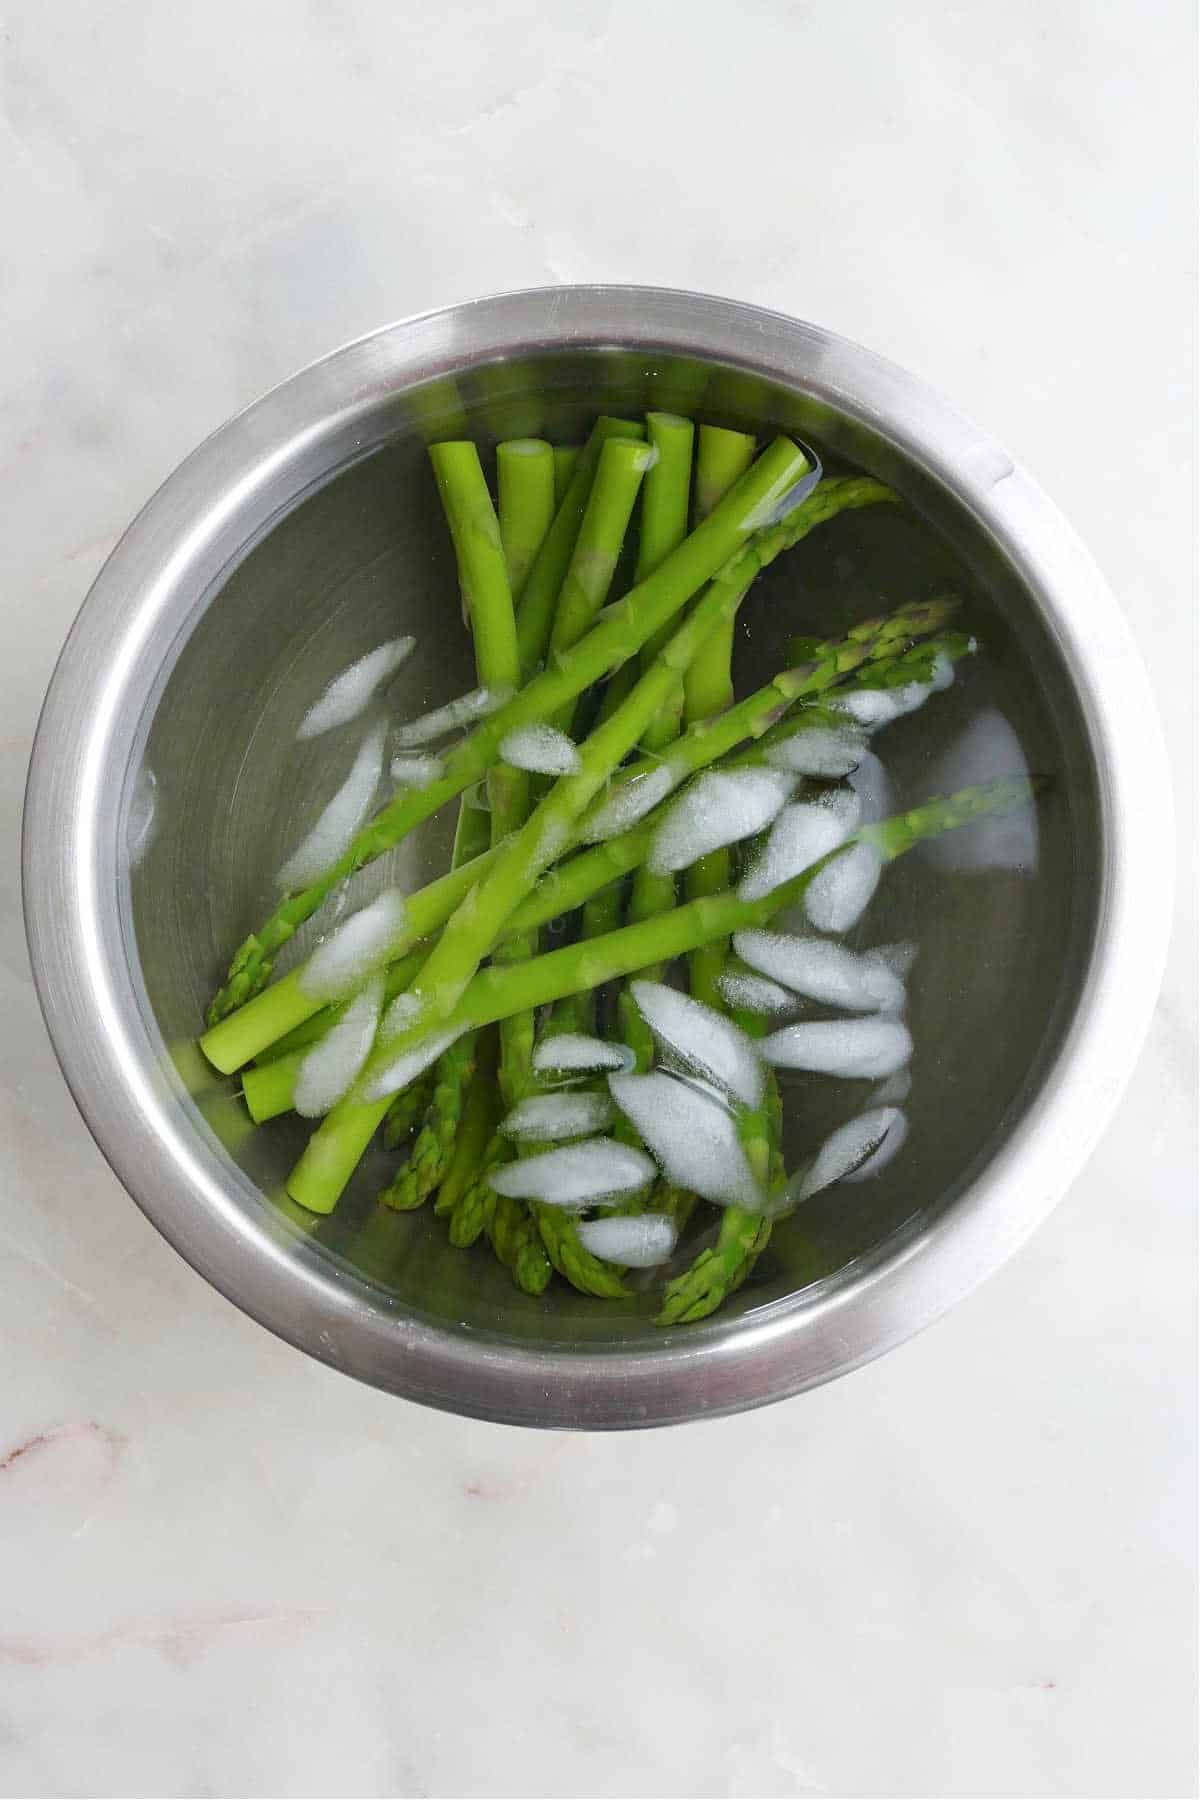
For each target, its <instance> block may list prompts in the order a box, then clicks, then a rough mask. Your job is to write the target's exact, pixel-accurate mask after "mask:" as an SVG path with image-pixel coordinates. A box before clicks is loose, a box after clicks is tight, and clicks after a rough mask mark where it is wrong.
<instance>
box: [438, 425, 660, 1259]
mask: <svg viewBox="0 0 1200 1800" xmlns="http://www.w3.org/2000/svg"><path fill="white" fill-rule="evenodd" d="M647 456H648V452H647V451H646V448H645V446H644V445H643V444H642V443H640V442H638V441H637V440H634V439H629V438H623V437H619V436H614V437H610V438H609V439H608V441H607V442H605V443H604V444H603V446H602V448H601V451H600V457H599V461H598V463H597V466H596V472H595V477H594V480H593V485H592V489H591V493H590V495H589V497H588V502H587V506H586V508H585V511H584V515H583V522H582V524H581V526H580V528H579V535H578V537H577V539H576V542H575V548H574V550H573V552H572V554H571V560H570V563H569V564H568V567H567V572H566V575H565V577H564V579H563V584H562V587H561V589H560V592H559V597H558V603H557V607H556V610H555V614H554V619H553V622H552V626H551V632H550V650H551V653H552V654H561V652H563V651H565V650H568V649H571V648H572V647H573V646H574V645H575V644H576V643H577V642H578V640H579V638H580V637H581V636H582V635H583V633H584V631H585V630H586V629H587V627H588V626H589V625H590V624H591V622H592V619H593V618H594V616H595V614H596V613H597V612H598V611H599V609H600V607H601V606H602V605H603V603H604V601H605V599H607V597H608V589H609V586H610V584H611V581H612V575H613V571H614V570H615V569H616V564H617V558H618V556H619V555H620V550H621V544H622V542H623V539H624V535H625V530H626V526H627V524H628V520H629V514H630V512H631V511H632V508H633V502H634V498H635V496H636V494H637V491H638V488H639V486H640V483H641V477H642V470H643V468H644V466H645V463H646V460H647ZM551 472H552V474H553V461H552V463H551ZM574 711H575V703H574V702H572V703H571V704H570V705H569V706H568V708H567V709H565V711H564V714H563V715H562V717H561V719H560V723H561V724H562V725H563V726H569V725H570V724H571V722H572V720H573V716H574ZM531 803H532V790H531V787H530V783H529V778H528V776H524V777H522V786H521V787H520V789H519V791H517V790H514V791H513V792H512V793H510V795H509V796H508V800H507V802H506V803H502V804H500V805H498V806H497V805H494V806H493V824H494V827H495V831H494V837H495V841H496V842H497V843H499V842H500V840H501V838H502V837H503V836H504V835H505V834H506V833H507V832H509V831H516V830H517V829H518V828H519V827H520V826H521V825H523V824H524V822H525V820H526V818H527V817H528V814H529V810H530V806H531ZM536 950H537V933H536V931H535V932H525V933H518V934H516V935H515V936H510V937H509V938H508V939H507V941H506V942H504V943H503V944H500V945H499V946H498V947H497V949H496V951H495V956H496V961H497V962H498V963H504V964H507V965H510V966H511V965H512V964H514V963H518V962H523V961H525V960H527V959H528V958H529V957H530V956H532V955H533V954H534V953H535V952H536ZM534 1029H535V1019H534V1015H533V1013H532V1012H519V1013H514V1014H512V1016H511V1017H509V1018H507V1019H504V1020H502V1021H501V1024H500V1067H499V1087H500V1096H501V1100H502V1102H503V1104H504V1105H505V1106H506V1107H512V1106H514V1105H515V1104H516V1102H517V1101H518V1100H519V1099H520V1098H521V1096H522V1095H523V1094H524V1093H525V1092H526V1091H527V1090H528V1088H529V1085H530V1082H531V1079H532V1067H531V1061H532V1054H533V1039H534ZM487 1201H488V1206H487V1212H486V1226H487V1233H488V1239H489V1242H490V1243H491V1245H492V1248H493V1250H494V1251H495V1253H496V1255H497V1257H498V1258H499V1259H500V1261H501V1262H502V1263H503V1264H504V1266H505V1267H506V1268H507V1269H509V1270H510V1271H511V1273H512V1275H513V1278H514V1280H515V1281H516V1282H517V1285H518V1286H519V1287H521V1288H523V1289H524V1291H525V1292H527V1293H531V1294H538V1293H541V1292H543V1291H544V1289H545V1287H546V1285H547V1283H548V1282H549V1280H550V1276H551V1272H552V1271H551V1267H550V1261H549V1258H548V1257H547V1255H546V1252H545V1249H544V1247H543V1245H542V1242H541V1238H540V1235H539V1233H538V1231H537V1227H536V1225H535V1224H534V1221H533V1219H532V1217H531V1215H530V1212H529V1208H528V1207H527V1206H525V1204H524V1203H523V1202H522V1201H520V1200H515V1199H511V1198H509V1197H507V1196H504V1197H502V1196H500V1195H497V1194H495V1193H493V1192H491V1190H490V1189H489V1190H488V1194H487ZM468 1212H469V1202H468V1200H467V1197H466V1196H464V1200H463V1203H462V1205H460V1206H456V1207H455V1209H454V1210H453V1212H452V1214H451V1220H450V1239H451V1242H452V1243H461V1242H462V1240H463V1237H464V1214H466V1213H468Z"/></svg>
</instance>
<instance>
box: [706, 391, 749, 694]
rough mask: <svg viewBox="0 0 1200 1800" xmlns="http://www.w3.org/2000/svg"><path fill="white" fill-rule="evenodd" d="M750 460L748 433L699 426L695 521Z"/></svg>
mask: <svg viewBox="0 0 1200 1800" xmlns="http://www.w3.org/2000/svg"><path fill="white" fill-rule="evenodd" d="M753 461H754V439H753V437H752V436H751V434H750V433H749V432H748V431H727V430H726V429H725V428H724V426H721V425H701V427H700V430H699V432H698V434H697V438H696V496H695V508H696V510H695V517H696V519H697V520H700V519H707V517H708V515H709V513H710V512H711V511H712V510H713V508H714V506H716V505H717V504H718V502H719V501H720V500H722V499H723V498H724V496H725V495H726V494H727V493H728V492H729V490H730V488H731V487H732V486H733V484H734V482H735V481H740V479H741V477H742V476H743V475H744V474H745V473H746V470H747V469H748V468H749V467H750V464H751V463H752V462H753ZM718 666H719V665H718Z"/></svg>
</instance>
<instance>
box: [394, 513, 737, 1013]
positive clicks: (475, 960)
mask: <svg viewBox="0 0 1200 1800" xmlns="http://www.w3.org/2000/svg"><path fill="white" fill-rule="evenodd" d="M700 529H701V530H703V529H704V528H703V527H701V528H700ZM764 535H765V534H764ZM759 566H760V563H759V558H758V556H757V554H756V552H755V550H754V549H753V548H752V549H751V550H750V552H749V554H747V552H745V551H743V552H742V553H740V554H739V555H738V556H736V557H732V558H730V560H729V562H728V563H727V565H726V567H725V568H724V569H723V570H722V571H721V572H720V573H719V574H718V575H717V576H716V577H715V578H714V579H713V580H712V581H711V582H710V583H709V585H708V587H707V588H706V590H705V592H704V594H703V595H702V597H701V598H700V599H699V600H698V601H697V602H696V605H695V606H694V607H693V608H692V610H691V612H690V613H689V615H688V617H687V618H686V619H685V621H684V623H683V624H682V625H681V626H680V627H679V629H678V630H677V631H676V632H675V634H674V636H673V637H672V638H671V639H670V640H669V642H668V643H667V644H666V645H665V647H664V648H663V649H662V650H661V651H660V653H659V655H658V657H657V658H656V659H655V661H654V663H653V664H652V665H651V666H650V667H649V668H648V669H647V670H646V672H645V673H644V674H643V675H642V676H641V678H640V679H639V681H638V682H637V685H636V686H635V687H634V688H633V690H632V691H631V693H630V695H629V698H628V699H627V700H626V702H625V704H624V705H623V706H621V707H618V709H617V711H616V712H615V713H614V714H613V716H612V718H611V719H609V720H608V721H607V722H606V723H605V724H603V725H600V726H598V727H597V728H596V730H595V731H593V732H592V734H591V736H590V737H588V738H587V739H585V741H584V742H583V743H582V744H581V745H580V747H579V756H578V761H579V766H578V770H577V772H576V773H575V774H572V775H564V776H562V777H561V778H560V779H559V780H558V781H556V782H555V784H554V786H553V787H552V788H551V789H550V791H549V793H548V794H547V795H546V796H545V798H544V799H543V800H542V801H541V802H540V804H539V805H538V806H536V807H535V808H534V810H533V812H532V813H531V814H530V816H529V818H528V820H527V821H526V823H525V825H524V826H522V828H521V829H520V830H519V831H517V832H514V833H513V835H512V837H511V838H509V839H508V841H507V842H506V843H505V844H504V846H503V848H502V849H501V851H500V854H499V856H498V857H497V859H496V861H495V862H494V863H493V865H492V867H491V868H490V869H489V870H488V872H487V874H486V875H485V876H483V878H482V879H481V880H480V882H479V884H478V885H477V886H476V887H475V888H473V889H472V890H471V893H470V894H469V895H468V897H467V899H466V900H464V901H463V903H462V905H461V906H460V907H459V908H458V910H457V912H456V913H455V914H454V915H453V917H452V918H451V919H450V920H449V921H448V922H447V925H446V929H445V931H444V932H443V933H442V935H441V937H440V938H439V939H438V941H437V943H436V944H435V945H434V947H433V949H432V950H431V951H430V953H429V960H428V962H427V963H426V965H425V968H424V969H423V970H422V971H421V974H420V975H419V976H418V977H417V979H416V980H415V981H414V983H413V985H412V988H411V990H410V993H411V994H412V996H413V998H414V1000H415V1001H416V1002H417V1004H418V1006H419V1008H420V1010H419V1011H418V1012H417V1013H416V1015H415V1017H414V1022H413V1025H412V1026H411V1027H410V1029H409V1030H408V1032H406V1033H405V1034H403V1035H404V1037H405V1040H406V1041H407V1042H409V1043H416V1042H418V1041H419V1040H420V1039H421V1038H422V1037H424V1036H426V1035H427V1034H428V1032H429V1030H430V1028H431V1027H432V1026H434V1025H436V1024H437V1023H438V1022H439V1021H440V1020H442V1019H444V1018H446V1017H447V1016H448V1015H449V1014H450V1013H451V1012H453V1010H454V1008H455V1007H456V1005H457V1003H458V1001H459V999H460V997H461V995H462V993H463V990H464V989H465V987H466V985H467V983H468V982H469V981H470V979H471V977H472V975H474V973H475V971H476V970H477V969H478V967H479V965H480V963H481V962H482V960H483V958H484V957H485V956H486V955H487V953H488V951H489V950H490V949H491V948H492V946H493V944H494V943H495V942H496V941H497V939H498V938H499V937H500V935H501V932H502V931H503V929H504V925H505V922H506V921H507V919H508V918H509V916H510V915H511V914H512V913H513V912H514V911H515V909H516V908H517V907H518V906H519V905H520V903H521V900H522V899H523V898H524V896H525V895H526V894H527V893H528V891H529V889H530V888H531V887H532V886H533V884H534V882H535V881H536V880H537V878H538V876H539V875H541V874H542V872H543V871H544V870H545V869H547V868H549V866H550V864H551V863H552V862H553V861H554V860H555V859H556V858H557V857H558V856H559V855H560V854H561V852H562V850H563V849H564V848H565V846H566V845H567V844H568V843H569V842H570V839H571V836H572V834H573V831H574V829H575V827H576V825H577V823H578V821H579V819H580V817H581V816H582V814H583V813H584V811H585V810H586V808H587V807H588V806H589V804H590V803H591V802H592V801H593V800H594V799H595V798H596V795H597V794H598V793H599V792H600V791H601V789H602V788H603V787H604V785H605V783H606V782H607V780H608V778H609V776H610V775H611V773H612V771H613V770H614V769H615V768H616V767H617V766H618V765H619V763H620V762H621V760H622V758H623V757H624V756H625V755H626V754H627V752H628V751H629V750H630V749H632V747H633V745H634V744H636V743H637V742H638V740H639V739H640V738H641V737H642V736H643V734H644V733H645V730H646V727H647V725H648V724H649V723H650V721H651V719H653V718H654V717H655V715H656V713H657V712H658V710H659V708H660V707H661V705H662V704H663V701H664V699H665V698H666V697H667V696H668V695H669V694H670V693H671V691H672V689H673V687H674V685H675V683H676V682H677V681H678V680H679V679H680V677H681V676H682V674H683V671H684V670H685V669H686V668H687V666H688V663H689V662H690V661H691V659H692V657H693V656H694V655H695V654H696V651H697V650H698V649H699V647H700V645H701V644H702V643H703V642H704V640H705V638H706V637H707V636H708V634H709V632H711V631H713V630H714V629H715V628H716V627H717V626H718V625H720V624H721V623H722V622H723V620H724V619H726V618H728V617H730V616H731V615H732V614H733V613H734V612H736V610H737V608H738V606H739V605H740V604H741V601H742V599H743V597H744V596H745V594H746V591H747V589H748V588H749V586H750V583H751V581H752V580H753V578H754V575H755V574H756V573H757V570H758V568H759ZM651 579H653V577H651ZM493 804H494V802H493Z"/></svg>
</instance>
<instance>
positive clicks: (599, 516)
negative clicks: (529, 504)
mask: <svg viewBox="0 0 1200 1800" xmlns="http://www.w3.org/2000/svg"><path fill="white" fill-rule="evenodd" d="M651 456H652V451H651V449H650V447H649V446H648V445H646V444H641V443H633V442H630V440H629V439H628V438H610V439H609V440H608V442H607V443H606V444H605V445H604V448H603V449H602V450H601V452H600V461H599V463H598V464H597V466H596V478H595V481H594V482H593V483H592V491H591V493H590V494H589V496H588V503H587V508H586V510H585V512H584V515H583V523H582V524H581V525H580V527H579V536H578V538H577V539H576V541H575V548H574V551H573V552H572V555H571V561H570V564H569V565H568V568H567V572H566V574H565V576H564V577H563V584H562V589H561V591H560V593H559V596H558V605H557V608H556V610H555V614H554V621H553V624H552V626H551V628H550V651H551V655H552V656H553V655H554V654H555V653H556V652H557V653H560V654H561V652H563V651H565V650H571V649H573V648H574V646H575V645H576V644H577V643H578V642H579V640H580V638H581V637H582V636H583V635H584V633H585V631H587V630H588V628H589V627H590V625H591V624H592V621H593V620H594V619H595V617H596V614H597V613H598V612H599V611H600V608H601V607H602V606H603V605H604V602H605V600H606V599H607V598H608V590H609V588H610V587H611V585H612V578H613V576H614V574H615V573H616V568H617V558H618V557H619V556H620V554H621V546H622V544H623V543H624V542H625V533H626V531H627V529H628V527H629V521H630V518H631V517H632V516H633V507H634V502H635V501H636V499H637V496H638V489H639V488H640V487H641V485H642V476H643V475H644V474H645V472H646V469H647V468H648V467H649V465H650V461H651ZM574 710H575V707H574V702H573V701H572V702H569V703H568V704H567V706H566V707H565V708H564V711H563V718H564V719H565V720H566V722H567V723H568V724H569V721H570V718H571V716H572V714H573V713H574Z"/></svg>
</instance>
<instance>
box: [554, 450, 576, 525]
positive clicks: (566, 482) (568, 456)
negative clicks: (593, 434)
mask: <svg viewBox="0 0 1200 1800" xmlns="http://www.w3.org/2000/svg"><path fill="white" fill-rule="evenodd" d="M578 461H579V445H578V444H555V446H554V505H555V509H556V510H557V508H558V507H560V506H561V505H562V503H563V500H564V499H565V498H566V493H567V489H568V488H569V487H570V485H571V477H572V475H574V473H575V465H576V463H577V462H578Z"/></svg>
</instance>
